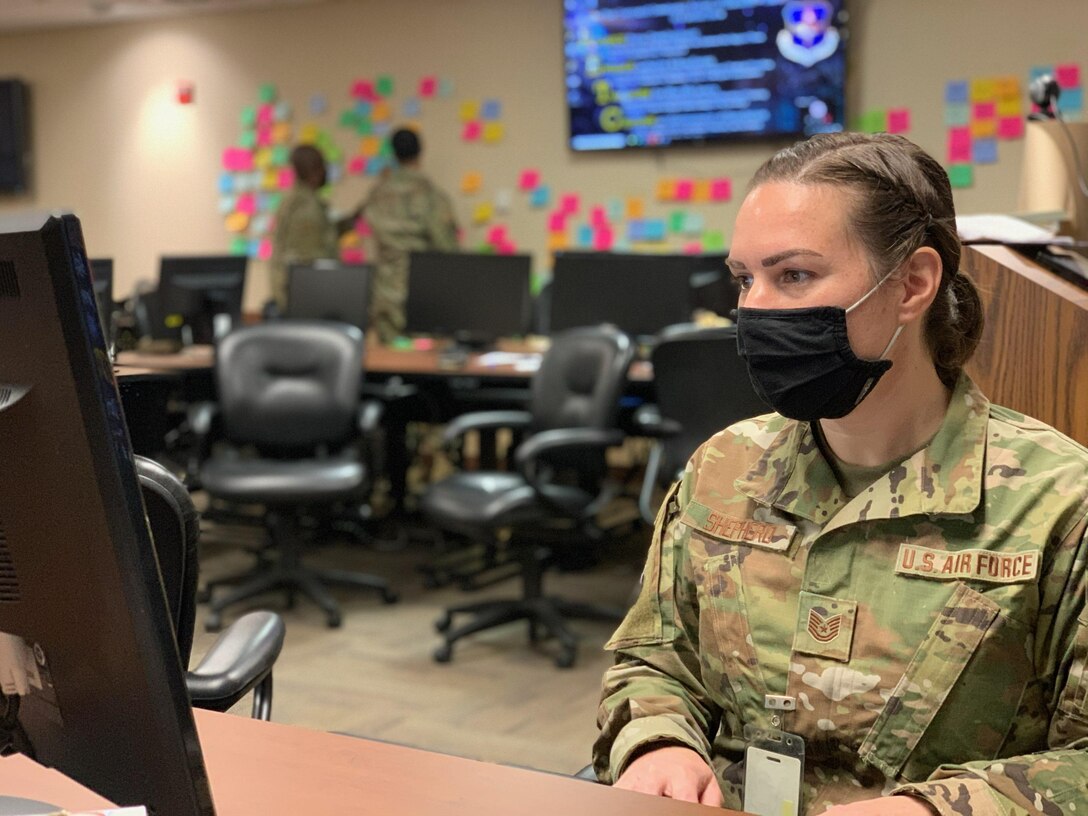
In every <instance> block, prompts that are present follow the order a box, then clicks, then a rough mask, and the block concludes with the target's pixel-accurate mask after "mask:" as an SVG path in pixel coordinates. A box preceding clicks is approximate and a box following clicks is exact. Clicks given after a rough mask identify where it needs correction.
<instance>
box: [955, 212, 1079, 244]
mask: <svg viewBox="0 0 1088 816" xmlns="http://www.w3.org/2000/svg"><path fill="white" fill-rule="evenodd" d="M956 232H958V233H959V236H960V240H961V241H963V242H964V243H970V242H976V243H981V242H986V241H991V242H994V243H999V244H1070V243H1072V242H1073V239H1072V238H1071V237H1070V236H1068V235H1055V234H1054V233H1052V232H1051V231H1050V230H1047V229H1044V228H1043V227H1039V226H1036V225H1035V224H1029V223H1028V222H1027V221H1024V220H1023V219H1020V218H1016V217H1015V216H1012V215H1000V214H996V213H995V214H983V215H957V216H956Z"/></svg>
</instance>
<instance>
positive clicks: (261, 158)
mask: <svg viewBox="0 0 1088 816" xmlns="http://www.w3.org/2000/svg"><path fill="white" fill-rule="evenodd" d="M253 166H254V167H256V168H257V169H258V170H267V169H268V168H269V167H271V166H272V151H271V150H269V149H268V148H267V147H262V148H261V149H260V150H258V151H257V152H256V153H254V154H253Z"/></svg>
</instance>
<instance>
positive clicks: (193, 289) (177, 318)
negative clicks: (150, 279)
mask: <svg viewBox="0 0 1088 816" xmlns="http://www.w3.org/2000/svg"><path fill="white" fill-rule="evenodd" d="M248 260H249V259H248V258H247V257H246V256H245V255H179V256H172V257H164V258H162V259H161V261H160V265H159V291H158V311H159V319H158V321H157V322H158V323H159V324H160V325H158V326H156V327H154V328H153V329H152V335H153V336H154V337H156V338H159V339H168V340H180V341H181V342H182V343H184V344H185V345H191V344H193V343H214V342H215V341H216V339H218V338H219V337H222V336H223V335H224V334H226V333H227V332H228V331H230V330H231V328H235V327H237V326H239V325H240V324H241V322H242V290H243V287H244V286H245V280H246V265H247V263H248Z"/></svg>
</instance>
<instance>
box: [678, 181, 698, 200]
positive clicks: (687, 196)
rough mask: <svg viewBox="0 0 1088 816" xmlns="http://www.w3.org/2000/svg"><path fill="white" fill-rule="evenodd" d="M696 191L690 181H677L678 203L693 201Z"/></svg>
mask: <svg viewBox="0 0 1088 816" xmlns="http://www.w3.org/2000/svg"><path fill="white" fill-rule="evenodd" d="M694 190H695V185H694V184H693V183H692V181H691V180H690V179H677V180H676V189H675V191H674V195H675V197H676V200H677V201H691V195H692V193H693V192H694Z"/></svg>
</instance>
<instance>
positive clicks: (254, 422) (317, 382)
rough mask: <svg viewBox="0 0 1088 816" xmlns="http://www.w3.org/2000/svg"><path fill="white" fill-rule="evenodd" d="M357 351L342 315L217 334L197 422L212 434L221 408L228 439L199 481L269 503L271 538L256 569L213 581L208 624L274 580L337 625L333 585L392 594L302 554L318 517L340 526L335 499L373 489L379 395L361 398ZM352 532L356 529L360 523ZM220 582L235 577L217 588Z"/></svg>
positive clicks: (352, 505) (339, 502)
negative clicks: (212, 395) (212, 387)
mask: <svg viewBox="0 0 1088 816" xmlns="http://www.w3.org/2000/svg"><path fill="white" fill-rule="evenodd" d="M362 359H363V334H362V332H361V331H359V329H357V328H356V327H354V326H349V325H347V324H345V323H335V322H326V321H304V320H280V321H276V322H273V323H265V324H261V325H255V326H248V327H245V328H242V329H238V330H236V331H234V332H232V333H231V334H229V335H227V336H226V337H225V338H223V340H222V341H221V343H220V345H219V348H218V352H217V356H216V363H215V378H216V384H217V387H218V393H219V402H218V405H217V407H215V408H214V409H210V408H209V409H208V410H207V411H205V412H204V416H203V418H201V419H200V421H199V422H197V423H196V425H195V428H196V429H197V431H198V432H199V433H200V434H202V435H208V436H211V435H212V434H213V428H214V425H215V422H214V421H213V420H216V419H217V420H218V425H219V427H220V429H221V439H222V442H223V443H224V444H220V445H219V446H218V449H212V451H211V454H210V455H209V456H208V458H207V459H206V460H205V461H204V462H203V464H202V465H201V468H200V483H201V485H202V486H203V489H204V490H206V491H207V493H208V495H209V496H210V497H211V498H212V499H213V500H220V501H225V502H228V503H231V504H234V505H245V504H250V505H253V504H257V505H263V507H264V510H265V512H264V517H263V520H264V525H265V527H266V529H267V531H268V539H269V545H268V546H266V547H265V548H264V549H263V550H261V551H260V552H259V553H258V557H257V564H256V566H255V567H254V568H253V569H252V570H250V571H248V572H245V573H243V574H241V575H236V576H233V577H230V578H224V579H218V580H215V581H211V582H209V583H208V584H207V585H206V587H205V592H204V596H205V597H206V598H207V599H208V600H209V603H210V607H211V608H210V611H209V614H208V617H207V620H206V627H207V628H208V630H209V631H215V630H216V629H217V628H218V627H219V625H220V621H221V614H222V611H223V609H225V608H226V607H228V606H230V605H232V604H235V603H238V602H239V601H242V600H246V599H248V598H252V597H254V596H256V595H262V594H264V593H266V592H271V591H273V590H284V591H286V593H287V603H288V608H290V607H292V606H293V604H294V600H295V596H296V594H297V593H302V594H303V595H305V596H306V597H308V598H310V599H311V600H312V601H313V602H314V603H316V604H317V605H318V606H319V607H321V609H322V610H324V612H325V617H326V620H327V622H328V625H329V626H330V627H336V626H339V625H340V623H341V613H340V607H339V605H338V604H337V603H336V601H335V600H334V599H333V597H332V595H331V594H330V593H329V591H328V589H327V588H326V585H328V584H333V585H338V586H348V587H354V588H361V589H369V590H376V591H377V592H379V593H380V594H381V596H382V600H383V601H385V602H386V603H393V602H394V601H396V599H397V596H396V594H395V593H394V592H392V591H391V590H390V589H389V586H388V584H387V583H386V581H385V580H384V579H382V578H379V577H377V576H373V575H366V574H364V573H359V572H353V571H349V570H341V569H322V568H317V567H311V566H307V565H306V564H304V563H303V560H302V550H303V541H302V539H303V537H304V536H306V535H307V534H309V533H312V532H313V530H314V528H315V522H316V530H317V532H318V533H322V532H327V531H329V530H330V529H332V528H333V527H336V528H337V529H340V528H341V527H342V526H343V524H344V514H343V513H341V512H340V510H341V509H342V508H348V509H354V510H355V511H359V510H360V509H361V508H362V506H363V502H364V501H365V499H366V497H367V495H368V494H369V491H370V488H371V480H372V471H373V467H372V462H373V450H372V446H371V445H370V441H371V439H372V437H373V436H374V434H375V432H376V431H377V427H378V420H379V419H380V417H381V406H380V405H379V404H377V403H373V402H366V403H363V402H362V400H361V396H360V386H361V381H362ZM357 515H358V512H357ZM308 528H309V529H308ZM350 532H352V533H354V534H356V535H358V534H360V530H359V529H358V526H357V525H356V526H355V527H354V528H352V529H351V530H350ZM310 537H312V535H311V536H310ZM224 584H238V586H236V587H234V588H233V589H232V590H231V591H230V592H227V593H225V594H223V595H222V596H220V597H215V594H214V590H215V589H216V588H217V587H218V586H221V585H224Z"/></svg>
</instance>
